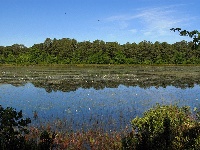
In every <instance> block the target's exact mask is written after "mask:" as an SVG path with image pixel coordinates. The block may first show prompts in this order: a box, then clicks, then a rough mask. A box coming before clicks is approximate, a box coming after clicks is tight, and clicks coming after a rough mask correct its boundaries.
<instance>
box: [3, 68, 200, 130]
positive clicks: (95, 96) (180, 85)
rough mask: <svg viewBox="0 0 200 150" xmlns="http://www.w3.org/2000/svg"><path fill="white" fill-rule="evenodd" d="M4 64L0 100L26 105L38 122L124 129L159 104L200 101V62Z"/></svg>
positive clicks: (23, 107)
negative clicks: (171, 64) (187, 64)
mask: <svg viewBox="0 0 200 150" xmlns="http://www.w3.org/2000/svg"><path fill="white" fill-rule="evenodd" d="M0 69H1V72H0V83H1V84H0V104H1V105H2V106H3V107H14V108H16V109H17V110H22V111H23V113H24V116H26V117H30V118H32V124H35V125H41V124H46V123H51V124H52V125H54V126H55V127H59V128H62V127H64V128H68V129H69V128H70V129H73V130H76V129H82V128H84V129H88V128H97V127H103V128H104V129H106V130H114V129H115V130H120V129H121V128H124V127H125V126H127V125H128V126H130V121H131V119H133V118H134V117H135V116H141V115H142V113H143V112H144V111H145V110H147V109H149V108H150V107H152V106H153V105H155V104H156V103H160V104H178V105H181V106H183V105H189V106H191V108H192V109H193V108H194V107H199V104H200V103H199V101H200V86H199V80H200V69H199V67H198V66H98V67H97V66H59V67H58V66H40V67H38V66H37V67H36V66H31V67H12V66H1V67H0ZM34 113H37V115H38V118H34V117H33V116H34Z"/></svg>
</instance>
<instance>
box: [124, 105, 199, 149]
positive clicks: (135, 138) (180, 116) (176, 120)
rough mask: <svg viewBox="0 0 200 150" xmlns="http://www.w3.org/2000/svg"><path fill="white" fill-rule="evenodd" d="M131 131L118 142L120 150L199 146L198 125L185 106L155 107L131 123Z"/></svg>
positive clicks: (190, 147)
mask: <svg viewBox="0 0 200 150" xmlns="http://www.w3.org/2000/svg"><path fill="white" fill-rule="evenodd" d="M132 127H133V131H132V132H131V133H130V134H129V135H127V136H126V137H125V138H124V139H123V140H122V145H123V148H124V149H135V150H140V149H141V150H142V149H149V150H165V149H166V150H168V149H170V150H173V149H174V150H177V149H198V148H199V147H200V134H199V133H200V124H199V122H198V121H197V119H196V118H195V115H194V114H192V113H191V111H190V108H189V107H178V106H176V105H169V106H167V105H164V106H161V105H159V104H157V105H156V106H154V107H153V108H151V109H150V110H148V111H147V112H145V113H144V116H143V117H142V118H139V117H136V118H135V119H133V120H132Z"/></svg>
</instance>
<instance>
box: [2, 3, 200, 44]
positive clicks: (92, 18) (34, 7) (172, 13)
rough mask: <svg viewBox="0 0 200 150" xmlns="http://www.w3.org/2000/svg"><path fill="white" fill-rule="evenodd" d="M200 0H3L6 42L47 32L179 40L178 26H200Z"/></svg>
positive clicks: (32, 39)
mask: <svg viewBox="0 0 200 150" xmlns="http://www.w3.org/2000/svg"><path fill="white" fill-rule="evenodd" d="M198 6H199V0H190V1H189V0H1V5H0V45H1V46H8V45H12V44H16V43H17V44H24V45H25V46H28V47H29V46H32V45H33V44H35V43H41V42H44V40H45V39H46V38H52V39H53V38H56V39H61V38H74V39H76V40H77V41H79V42H80V41H85V40H90V41H94V40H96V39H99V40H104V41H106V42H111V41H116V42H119V43H120V44H124V43H126V42H130V43H132V42H136V43H138V42H141V41H143V40H147V41H151V42H155V41H159V42H168V43H174V42H177V41H181V40H184V39H185V40H188V38H186V37H180V36H179V35H178V33H174V32H171V31H170V28H172V27H180V28H182V29H187V30H194V29H197V30H200V26H199V24H200V11H199V7H198Z"/></svg>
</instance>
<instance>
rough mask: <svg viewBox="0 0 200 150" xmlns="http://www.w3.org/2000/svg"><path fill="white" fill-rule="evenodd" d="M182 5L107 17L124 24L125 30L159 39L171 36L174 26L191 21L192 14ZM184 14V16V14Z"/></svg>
mask: <svg viewBox="0 0 200 150" xmlns="http://www.w3.org/2000/svg"><path fill="white" fill-rule="evenodd" d="M179 7H180V5H173V6H172V5H171V6H167V7H166V6H163V7H154V8H142V9H137V10H136V11H134V12H133V13H132V14H121V15H117V16H111V17H108V18H107V21H108V22H115V23H116V24H118V27H119V26H120V24H121V25H122V24H124V25H123V28H121V29H123V30H124V31H130V33H133V34H135V33H138V35H140V36H143V37H151V38H154V39H159V37H160V36H165V37H166V36H170V35H171V33H170V32H169V29H170V28H172V27H185V26H186V25H187V24H189V22H190V21H191V19H192V17H191V16H189V15H188V16H186V15H185V14H184V13H183V12H181V11H179V9H178V8H179ZM183 15H184V16H183ZM116 27H117V26H116Z"/></svg>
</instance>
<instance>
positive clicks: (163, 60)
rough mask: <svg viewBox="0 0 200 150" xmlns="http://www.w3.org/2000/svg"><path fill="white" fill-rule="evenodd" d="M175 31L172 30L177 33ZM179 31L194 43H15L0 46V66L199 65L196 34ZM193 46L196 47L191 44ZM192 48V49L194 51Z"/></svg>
mask: <svg viewBox="0 0 200 150" xmlns="http://www.w3.org/2000/svg"><path fill="white" fill-rule="evenodd" d="M176 30H178V29H173V31H176ZM178 31H180V34H181V35H186V36H187V35H188V36H190V37H192V38H193V42H186V41H181V42H176V43H174V44H168V43H167V42H162V43H160V42H158V41H156V42H155V43H152V42H150V41H141V42H139V43H138V44H136V43H126V44H122V45H120V44H119V43H117V42H104V41H102V40H95V41H93V42H90V41H83V42H77V41H76V40H75V39H69V38H63V39H53V40H52V39H50V38H47V39H46V40H45V41H44V42H43V43H39V44H34V45H33V46H32V47H29V48H27V47H25V46H23V45H19V44H14V45H12V46H6V47H4V46H0V63H1V64H25V65H27V64H199V63H200V51H199V47H198V45H199V32H197V31H196V30H195V31H192V32H188V31H185V30H183V31H181V30H178ZM194 43H195V44H194ZM194 46H195V48H193V47H194Z"/></svg>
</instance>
